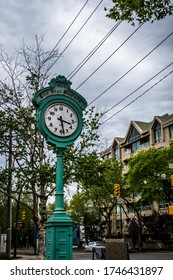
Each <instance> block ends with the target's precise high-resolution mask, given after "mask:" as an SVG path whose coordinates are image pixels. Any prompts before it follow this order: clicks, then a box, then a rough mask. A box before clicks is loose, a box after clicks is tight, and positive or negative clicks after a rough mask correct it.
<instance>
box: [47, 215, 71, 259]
mask: <svg viewBox="0 0 173 280" xmlns="http://www.w3.org/2000/svg"><path fill="white" fill-rule="evenodd" d="M72 225H73V221H72V220H71V218H70V217H69V216H68V215H67V214H66V213H65V211H64V213H57V212H54V213H53V214H52V215H51V217H50V219H49V220H48V221H47V222H46V260H72V259H73V251H72V245H73V240H72Z"/></svg>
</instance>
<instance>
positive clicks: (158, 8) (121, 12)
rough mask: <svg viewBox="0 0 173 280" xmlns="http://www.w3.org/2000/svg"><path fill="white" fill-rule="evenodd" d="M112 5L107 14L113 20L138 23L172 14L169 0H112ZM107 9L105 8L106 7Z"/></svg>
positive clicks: (172, 9)
mask: <svg viewBox="0 0 173 280" xmlns="http://www.w3.org/2000/svg"><path fill="white" fill-rule="evenodd" d="M112 2H113V3H114V4H113V7H112V8H111V9H110V10H109V13H108V14H107V16H108V17H109V18H111V19H114V20H126V21H128V22H130V23H132V24H134V23H135V21H138V22H139V23H140V24H141V23H144V22H147V21H151V23H152V22H153V21H155V20H162V19H164V18H165V17H166V16H168V15H172V14H173V5H172V1H171V0H133V1H129V0H112ZM106 10H107V9H106Z"/></svg>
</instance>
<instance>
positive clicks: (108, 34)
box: [67, 21, 122, 79]
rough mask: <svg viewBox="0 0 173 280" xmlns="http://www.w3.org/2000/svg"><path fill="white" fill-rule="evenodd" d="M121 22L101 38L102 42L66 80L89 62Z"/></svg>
mask: <svg viewBox="0 0 173 280" xmlns="http://www.w3.org/2000/svg"><path fill="white" fill-rule="evenodd" d="M121 22H122V21H119V22H118V23H116V24H115V25H114V27H113V28H111V30H110V31H109V32H108V33H107V34H106V35H105V36H104V37H103V38H102V40H101V41H100V42H99V43H98V44H97V45H96V46H95V47H94V48H93V49H92V51H91V52H90V53H89V54H88V55H87V56H86V57H85V58H84V59H83V60H82V61H81V62H80V63H79V64H78V65H77V66H76V67H75V68H74V70H73V71H72V72H71V73H70V74H69V75H68V76H67V78H68V79H71V78H73V77H74V76H75V75H76V74H77V72H79V70H80V69H81V68H82V67H83V66H84V65H85V64H86V63H87V62H88V61H89V59H90V58H91V57H92V56H93V55H94V54H95V52H96V51H97V50H98V49H99V48H100V47H101V46H102V45H103V44H104V42H105V41H106V40H107V39H108V38H109V37H110V36H111V34H112V33H113V32H114V31H115V30H116V29H117V27H118V26H119V25H120V23H121Z"/></svg>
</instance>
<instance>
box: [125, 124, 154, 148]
mask: <svg viewBox="0 0 173 280" xmlns="http://www.w3.org/2000/svg"><path fill="white" fill-rule="evenodd" d="M150 125H151V123H148V122H141V121H131V122H130V125H129V127H128V130H127V133H126V136H125V138H124V141H123V143H126V142H127V139H128V136H129V134H130V132H131V129H132V127H134V128H135V129H136V130H137V131H138V132H139V134H141V135H142V134H143V133H146V132H148V130H149V128H150Z"/></svg>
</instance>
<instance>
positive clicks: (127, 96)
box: [102, 61, 173, 117]
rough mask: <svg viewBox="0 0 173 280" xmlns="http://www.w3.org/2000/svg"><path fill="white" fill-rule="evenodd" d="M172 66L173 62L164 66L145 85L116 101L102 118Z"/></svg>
mask: <svg viewBox="0 0 173 280" xmlns="http://www.w3.org/2000/svg"><path fill="white" fill-rule="evenodd" d="M172 64H173V61H172V62H171V63H169V64H168V65H167V66H165V67H164V68H163V69H162V70H160V71H159V72H157V73H156V74H155V75H154V76H152V77H151V78H150V79H148V80H147V81H146V82H145V83H143V84H142V85H140V86H139V87H138V88H136V89H135V90H134V91H132V92H131V93H129V94H128V95H126V96H125V97H124V98H123V99H121V100H120V101H118V102H117V103H116V104H115V105H113V106H112V107H110V108H109V109H107V110H106V111H105V112H104V113H103V115H102V117H103V116H104V115H105V114H107V113H108V112H110V111H111V110H112V109H113V108H115V107H116V106H118V105H119V104H120V103H122V102H123V101H124V100H126V99H127V98H129V97H130V96H132V95H133V94H134V93H135V92H137V91H138V90H139V89H141V88H142V87H143V86H145V85H146V84H148V83H149V82H151V80H153V79H154V78H156V77H157V76H158V75H159V74H161V73H162V72H163V71H165V70H166V69H167V68H169V67H170V66H171V65H172Z"/></svg>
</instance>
